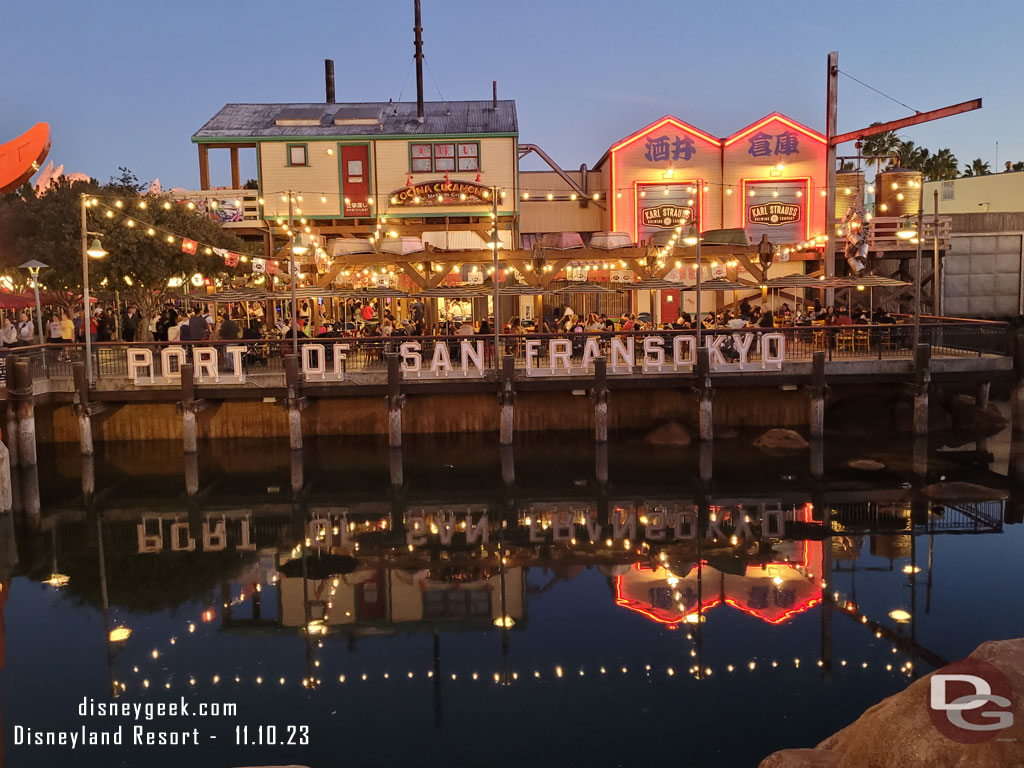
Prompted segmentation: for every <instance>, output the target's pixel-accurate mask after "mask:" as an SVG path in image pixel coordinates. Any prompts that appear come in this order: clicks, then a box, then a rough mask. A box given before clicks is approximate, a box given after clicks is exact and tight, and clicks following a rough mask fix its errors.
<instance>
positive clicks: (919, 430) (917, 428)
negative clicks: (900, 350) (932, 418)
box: [914, 344, 932, 435]
mask: <svg viewBox="0 0 1024 768" xmlns="http://www.w3.org/2000/svg"><path fill="white" fill-rule="evenodd" d="M931 351H932V348H931V347H930V346H929V345H928V344H918V345H917V347H916V348H915V349H914V434H915V435H927V434H928V384H929V382H930V381H931V372H930V371H929V370H928V366H929V362H930V360H931Z"/></svg>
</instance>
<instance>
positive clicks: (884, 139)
mask: <svg viewBox="0 0 1024 768" xmlns="http://www.w3.org/2000/svg"><path fill="white" fill-rule="evenodd" d="M871 125H872V126H875V125H880V123H872V124H871ZM899 145H900V138H899V136H897V135H896V132H895V131H886V132H885V133H876V134H875V135H874V136H868V137H867V138H866V139H864V140H863V141H862V142H861V146H860V151H861V153H862V154H863V155H864V156H865V157H878V156H879V155H894V154H896V150H897V149H899Z"/></svg>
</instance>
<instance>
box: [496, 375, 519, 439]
mask: <svg viewBox="0 0 1024 768" xmlns="http://www.w3.org/2000/svg"><path fill="white" fill-rule="evenodd" d="M514 374H515V358H513V357H512V355H505V356H504V357H503V358H502V359H501V391H500V392H499V393H498V400H499V402H500V403H501V437H500V441H499V442H500V444H501V445H512V438H513V432H514V430H515V387H514V384H513V377H514Z"/></svg>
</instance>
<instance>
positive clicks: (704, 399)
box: [697, 347, 715, 440]
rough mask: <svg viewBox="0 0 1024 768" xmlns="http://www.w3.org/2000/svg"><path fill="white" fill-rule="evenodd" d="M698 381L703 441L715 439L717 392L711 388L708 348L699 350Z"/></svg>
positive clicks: (699, 420) (699, 422) (700, 424)
mask: <svg viewBox="0 0 1024 768" xmlns="http://www.w3.org/2000/svg"><path fill="white" fill-rule="evenodd" d="M697 379H698V387H699V389H698V398H699V405H698V408H699V411H698V415H697V419H698V426H699V431H700V439H701V440H711V439H713V438H714V427H713V417H714V407H713V405H712V402H713V400H714V395H715V391H714V389H712V387H711V358H710V356H709V350H708V348H707V347H698V348H697Z"/></svg>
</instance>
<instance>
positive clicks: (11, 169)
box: [0, 123, 50, 194]
mask: <svg viewBox="0 0 1024 768" xmlns="http://www.w3.org/2000/svg"><path fill="white" fill-rule="evenodd" d="M48 154H50V124H49V123H36V124H35V125H33V126H32V127H31V128H29V129H28V130H27V131H25V132H24V133H23V134H21V136H19V137H18V138H16V139H12V140H11V141H8V142H7V143H6V144H0V194H6V193H7V192H13V191H14V190H15V189H17V188H18V187H20V186H21V185H22V184H24V183H25V182H26V181H28V180H29V179H30V178H32V174H33V173H35V172H36V171H38V170H39V166H40V165H41V164H42V162H43V161H44V160H45V159H46V156H47V155H48Z"/></svg>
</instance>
